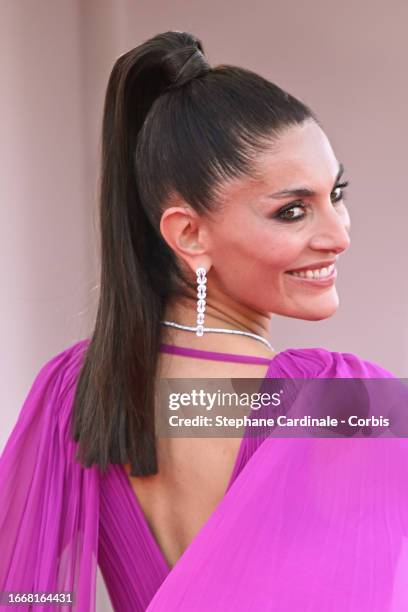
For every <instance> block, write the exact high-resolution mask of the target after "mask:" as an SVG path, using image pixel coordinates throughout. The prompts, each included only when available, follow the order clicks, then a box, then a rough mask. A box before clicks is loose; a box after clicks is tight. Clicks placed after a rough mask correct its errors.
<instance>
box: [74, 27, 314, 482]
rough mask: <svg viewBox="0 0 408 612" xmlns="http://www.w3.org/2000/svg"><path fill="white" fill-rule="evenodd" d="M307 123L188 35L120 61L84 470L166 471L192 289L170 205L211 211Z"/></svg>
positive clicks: (84, 384)
mask: <svg viewBox="0 0 408 612" xmlns="http://www.w3.org/2000/svg"><path fill="white" fill-rule="evenodd" d="M308 118H315V117H314V115H313V113H312V111H311V110H310V109H309V108H308V107H306V106H305V105H304V104H303V103H302V102H300V101H298V100H297V99H296V98H294V97H292V96H290V94H288V93H286V92H285V91H283V90H282V89H280V88H279V87H278V86H277V85H274V84H273V83H270V82H269V81H267V80H266V79H263V78H262V77H261V76H259V75H256V74H255V73H253V72H251V71H248V70H245V69H243V68H237V67H234V66H219V67H218V68H210V66H209V64H208V62H207V60H206V58H205V56H204V50H203V46H202V43H201V41H200V40H199V39H197V38H196V37H194V36H193V35H191V34H189V33H185V32H166V33H164V34H159V35H157V36H155V37H153V38H152V39H150V40H148V41H146V42H145V43H143V44H142V45H140V46H138V47H136V48H135V49H132V50H131V51H129V52H127V53H125V54H124V55H122V56H121V57H119V59H118V60H117V61H116V63H115V65H114V67H113V70H112V73H111V75H110V78H109V82H108V87H107V92H106V98H105V105H104V113H103V127H102V168H101V186H100V230H101V281H100V298H99V305H98V311H97V316H96V322H95V328H94V331H93V334H92V337H91V339H90V342H89V345H88V347H87V350H86V353H85V357H84V362H83V366H82V368H81V372H80V375H79V378H78V383H77V387H76V392H75V398H74V406H73V421H72V434H73V437H74V439H75V441H77V442H78V456H77V459H78V460H80V461H81V462H82V463H83V464H84V465H85V466H87V467H88V466H91V465H92V464H94V463H96V464H98V465H99V467H100V468H101V469H102V470H105V469H106V467H107V465H108V463H130V465H131V475H133V476H143V475H149V474H155V473H157V470H158V468H157V455H156V444H155V423H154V399H155V378H156V371H157V363H158V354H159V345H160V342H161V331H162V328H161V324H160V321H161V319H163V315H164V312H165V307H166V304H167V301H168V300H169V298H172V297H177V296H180V295H182V294H183V293H184V291H185V288H186V286H190V287H191V286H193V287H194V284H191V282H190V281H189V280H188V279H187V278H185V276H184V275H183V273H182V270H181V268H180V266H179V264H178V261H177V258H176V256H175V254H174V252H173V250H172V249H171V248H170V247H169V246H168V244H167V243H166V241H165V240H164V239H163V238H162V236H161V233H160V230H159V227H160V219H161V215H162V212H163V209H164V207H165V204H166V201H167V199H168V198H169V197H170V196H171V195H172V194H178V195H179V196H181V197H182V198H184V200H185V201H186V202H188V203H189V205H190V206H192V207H193V208H194V209H195V210H197V211H198V212H200V213H205V211H208V210H211V209H212V208H213V207H214V206H216V194H217V187H218V185H219V184H220V183H221V182H222V181H223V180H225V178H228V177H238V176H241V175H242V174H244V173H250V172H251V171H252V161H253V160H254V157H255V156H256V154H257V152H259V150H261V149H262V148H263V147H267V146H270V143H271V138H273V137H274V136H277V135H278V134H279V132H280V131H281V130H282V129H284V128H285V127H287V126H289V125H293V124H300V123H302V122H303V121H304V120H305V119H308Z"/></svg>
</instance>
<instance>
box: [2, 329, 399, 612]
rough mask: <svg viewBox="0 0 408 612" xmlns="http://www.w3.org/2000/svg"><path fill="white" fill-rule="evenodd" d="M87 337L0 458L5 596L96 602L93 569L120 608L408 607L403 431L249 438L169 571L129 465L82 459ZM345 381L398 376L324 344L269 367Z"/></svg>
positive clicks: (44, 387) (79, 604)
mask: <svg viewBox="0 0 408 612" xmlns="http://www.w3.org/2000/svg"><path fill="white" fill-rule="evenodd" d="M87 342H88V340H81V341H80V342H78V343H76V344H74V345H73V346H71V347H69V348H67V349H66V350H64V351H63V352H61V353H60V354H58V355H57V356H55V357H54V358H53V359H51V360H50V361H49V362H48V363H46V364H45V365H44V366H43V367H42V368H41V370H40V372H39V373H38V375H37V377H36V378H35V380H34V382H33V385H32V387H31V389H30V391H29V393H28V396H27V398H26V400H25V402H24V404H23V407H22V409H21V412H20V414H19V417H18V420H17V422H16V425H15V426H14V429H13V431H12V433H11V435H10V437H9V439H8V441H7V444H6V447H5V449H4V451H3V454H2V457H1V459H0V591H8V592H11V591H12V592H20V593H21V592H26V593H27V592H38V591H42V592H44V591H45V592H54V593H56V592H61V591H73V592H74V601H75V603H74V605H73V606H61V605H57V604H55V605H49V604H48V605H36V606H35V607H32V606H31V605H30V604H26V605H20V606H19V607H20V609H21V610H65V609H67V610H68V609H69V610H78V611H80V612H85V611H86V612H88V611H89V612H95V609H96V608H95V593H96V569H97V565H98V564H99V567H100V569H101V572H102V574H103V577H104V580H105V584H106V587H107V590H108V593H109V596H110V598H111V602H112V606H113V608H114V609H115V611H118V612H141V611H145V610H148V612H156V611H166V612H172V611H179V610H180V611H189V612H190V611H197V612H201V611H203V612H204V610H205V611H208V610H212V611H223V612H228V611H231V612H232V611H234V612H235V611H238V612H239V611H242V612H244V611H245V612H246V611H251V610H253V611H262V612H263V611H267V610H271V611H272V610H273V611H274V612H284V611H285V612H286V611H295V610H296V611H298V610H302V612H304V611H310V612H311V611H313V612H315V611H317V610H319V612H321V611H326V610H327V611H330V612H340V611H341V612H347V611H349V612H368V611H370V612H373V611H378V612H380V611H381V612H397V611H398V612H399V611H401V612H402V611H403V610H406V609H408V586H407V585H408V580H407V575H408V541H407V537H408V533H407V532H408V492H407V487H406V485H405V482H406V479H407V469H408V446H407V442H406V439H405V438H368V439H364V438H346V439H343V438H279V437H274V436H273V435H271V436H268V437H266V438H265V439H260V438H256V437H243V439H242V442H241V445H240V448H239V452H238V455H237V457H236V461H235V465H234V469H233V471H232V474H231V479H230V482H229V485H228V487H227V490H226V493H225V495H224V497H223V498H222V500H221V502H220V503H219V504H218V506H217V507H216V509H215V511H214V512H213V513H212V515H211V516H210V518H209V519H208V521H206V523H205V525H204V526H203V527H202V528H201V529H200V531H199V533H198V534H197V535H196V537H195V538H194V539H193V541H192V543H191V544H190V545H189V547H188V548H187V550H186V551H185V552H184V554H183V555H182V556H181V558H180V559H179V560H178V562H177V563H176V565H175V566H174V568H172V569H171V568H170V567H169V566H168V564H167V562H166V560H165V558H164V556H163V554H162V552H161V550H160V548H159V546H158V544H157V542H156V540H155V538H154V536H153V534H152V531H151V530H150V527H149V525H148V523H147V521H146V519H145V517H144V515H143V512H142V510H141V507H140V505H139V503H138V501H137V498H136V496H135V494H134V492H133V490H132V487H131V484H130V481H129V479H128V476H127V474H126V473H125V471H124V467H123V466H122V465H116V464H110V465H109V468H108V470H107V471H106V472H105V473H103V474H102V473H101V472H100V471H99V470H98V469H97V468H96V467H95V466H93V467H91V468H83V467H82V466H81V465H80V464H79V463H78V462H76V461H75V459H74V455H75V447H76V445H75V443H74V442H73V441H72V440H71V438H70V435H69V431H70V430H69V419H70V414H71V408H72V400H73V392H74V389H75V382H76V379H77V376H78V373H79V369H80V365H81V362H82V359H83V356H84V351H85V349H86V345H87ZM217 355H218V356H219V355H220V354H217V353H214V354H213V358H215V359H216V358H217ZM194 356H197V355H194ZM336 377H338V378H352V377H353V378H354V377H356V378H358V377H361V378H393V375H392V374H391V373H390V372H388V371H387V370H385V369H384V368H382V367H381V366H379V365H378V364H375V363H372V362H369V361H366V360H362V359H360V358H358V357H357V356H355V355H353V354H350V353H337V352H333V351H328V350H326V349H323V348H298V349H287V350H285V351H283V352H282V353H279V354H278V355H277V357H275V358H274V359H273V360H272V361H271V362H270V365H269V368H268V372H267V375H266V378H336ZM0 609H1V610H3V609H4V610H9V609H10V607H9V606H5V605H3V606H0Z"/></svg>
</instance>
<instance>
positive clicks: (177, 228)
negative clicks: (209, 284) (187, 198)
mask: <svg viewBox="0 0 408 612" xmlns="http://www.w3.org/2000/svg"><path fill="white" fill-rule="evenodd" d="M160 232H161V234H162V236H163V238H164V240H165V241H166V242H167V244H168V245H169V246H170V248H171V249H173V251H174V252H175V253H176V254H177V256H178V257H180V258H181V259H182V260H183V261H184V262H185V263H186V264H187V265H188V267H189V268H190V269H191V270H193V271H194V272H195V270H196V269H197V268H198V267H199V266H203V267H204V268H205V269H206V270H209V269H210V268H211V264H212V262H211V256H210V254H209V248H210V236H209V232H208V229H207V227H206V225H205V223H204V220H203V217H202V216H200V215H199V214H198V213H197V212H196V211H195V210H193V209H192V208H191V207H190V206H188V205H183V204H180V205H178V206H171V207H170V208H167V209H166V210H165V211H164V213H163V215H162V217H161V220H160Z"/></svg>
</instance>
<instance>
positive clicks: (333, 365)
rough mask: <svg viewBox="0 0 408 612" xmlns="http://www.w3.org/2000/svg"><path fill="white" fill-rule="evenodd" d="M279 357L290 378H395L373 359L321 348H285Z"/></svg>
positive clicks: (280, 364) (281, 365)
mask: <svg viewBox="0 0 408 612" xmlns="http://www.w3.org/2000/svg"><path fill="white" fill-rule="evenodd" d="M280 357H281V359H280V360H279V366H280V367H281V369H282V370H284V371H285V373H286V375H287V376H291V377H295V376H299V377H304V376H306V377H319V378H320V377H324V378H350V377H351V378H353V377H354V378H395V375H394V374H392V373H391V372H390V371H388V370H387V369H385V368H384V367H383V366H381V365H380V364H378V363H376V362H375V361H371V360H368V359H364V358H362V357H359V356H358V355H356V354H354V353H347V352H339V351H332V350H330V349H327V348H323V347H313V348H289V349H286V350H285V351H282V353H281V355H280Z"/></svg>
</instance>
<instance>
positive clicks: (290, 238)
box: [212, 222, 303, 281]
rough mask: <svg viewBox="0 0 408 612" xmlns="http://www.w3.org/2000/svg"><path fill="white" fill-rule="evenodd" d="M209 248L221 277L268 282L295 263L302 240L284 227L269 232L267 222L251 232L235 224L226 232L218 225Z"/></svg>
mask: <svg viewBox="0 0 408 612" xmlns="http://www.w3.org/2000/svg"><path fill="white" fill-rule="evenodd" d="M212 247H213V248H212V256H213V264H214V267H215V269H216V270H217V271H218V272H219V274H220V276H222V277H223V278H229V277H231V276H232V277H235V278H236V279H237V278H241V279H244V280H245V281H246V280H249V279H251V278H252V279H253V280H255V278H256V277H261V278H264V279H265V278H266V276H265V275H267V277H268V278H269V279H270V280H271V279H272V278H273V276H274V275H277V274H280V273H282V272H284V271H285V270H290V269H291V268H293V267H295V266H296V265H297V264H298V263H299V261H300V259H301V253H302V249H303V241H302V239H301V238H300V236H297V235H294V234H293V232H292V233H289V232H288V231H287V230H286V231H285V229H284V228H273V229H272V228H271V229H269V227H268V225H267V222H265V223H263V224H261V226H257V227H256V228H252V229H249V228H248V227H246V226H245V223H241V224H239V223H235V224H234V225H233V226H230V228H229V229H226V228H225V227H223V226H222V225H220V226H218V228H217V229H216V230H215V232H214V233H213V243H212Z"/></svg>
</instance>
